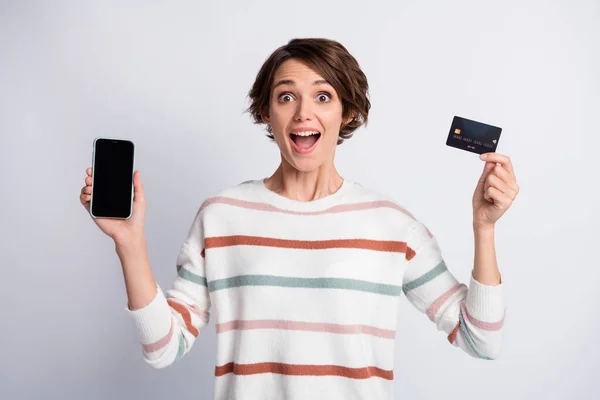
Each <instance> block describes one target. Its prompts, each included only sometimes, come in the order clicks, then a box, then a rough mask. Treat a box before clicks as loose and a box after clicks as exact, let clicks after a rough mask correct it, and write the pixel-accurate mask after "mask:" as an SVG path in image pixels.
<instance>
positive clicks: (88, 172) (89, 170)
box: [85, 168, 92, 176]
mask: <svg viewBox="0 0 600 400" xmlns="http://www.w3.org/2000/svg"><path fill="white" fill-rule="evenodd" d="M85 173H86V174H87V175H88V176H92V169H91V168H88V169H86V170H85Z"/></svg>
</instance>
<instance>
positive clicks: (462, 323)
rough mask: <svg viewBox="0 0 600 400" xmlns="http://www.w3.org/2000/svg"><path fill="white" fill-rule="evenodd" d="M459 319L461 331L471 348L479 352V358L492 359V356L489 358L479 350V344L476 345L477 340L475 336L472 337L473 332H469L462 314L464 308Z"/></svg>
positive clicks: (476, 352)
mask: <svg viewBox="0 0 600 400" xmlns="http://www.w3.org/2000/svg"><path fill="white" fill-rule="evenodd" d="M458 320H459V326H460V331H461V332H462V334H463V336H464V337H465V339H466V340H467V342H468V343H469V345H470V346H471V348H472V349H473V351H474V352H475V354H477V356H478V357H479V358H483V359H484V360H491V358H489V357H488V356H486V355H485V354H484V353H482V352H481V350H479V349H478V348H477V346H476V345H475V342H474V341H473V338H472V337H471V334H470V333H469V330H468V329H467V326H466V325H465V320H464V318H463V315H462V310H461V312H460V313H459V314H458Z"/></svg>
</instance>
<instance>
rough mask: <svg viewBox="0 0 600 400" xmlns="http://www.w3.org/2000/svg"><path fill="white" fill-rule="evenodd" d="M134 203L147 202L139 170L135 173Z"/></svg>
mask: <svg viewBox="0 0 600 400" xmlns="http://www.w3.org/2000/svg"><path fill="white" fill-rule="evenodd" d="M133 201H136V202H137V201H139V202H144V201H146V198H145V197H144V185H143V184H142V178H141V177H140V171H138V170H136V171H135V172H134V173H133Z"/></svg>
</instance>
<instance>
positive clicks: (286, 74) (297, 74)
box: [273, 59, 324, 85]
mask: <svg viewBox="0 0 600 400" xmlns="http://www.w3.org/2000/svg"><path fill="white" fill-rule="evenodd" d="M288 79H289V80H293V81H296V82H299V83H302V82H304V81H306V82H310V83H312V82H313V81H315V80H321V79H324V78H323V77H322V76H321V75H320V74H319V73H318V72H317V71H315V70H314V69H312V68H311V67H310V66H309V65H308V64H307V63H305V62H303V61H300V60H297V59H289V60H286V61H284V62H283V63H282V64H281V65H280V66H279V68H277V70H276V71H275V75H274V77H273V85H275V84H277V82H278V81H280V80H288Z"/></svg>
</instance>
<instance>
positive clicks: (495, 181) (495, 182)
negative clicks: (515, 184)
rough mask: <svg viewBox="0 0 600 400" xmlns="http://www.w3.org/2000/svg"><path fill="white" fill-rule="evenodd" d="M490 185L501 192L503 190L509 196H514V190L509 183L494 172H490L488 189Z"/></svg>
mask: <svg viewBox="0 0 600 400" xmlns="http://www.w3.org/2000/svg"><path fill="white" fill-rule="evenodd" d="M490 187H493V188H496V189H498V190H499V191H500V192H502V193H504V194H506V195H508V196H512V195H513V192H514V191H513V190H512V189H511V188H509V187H508V185H507V184H506V183H504V182H503V181H502V180H501V179H500V178H498V177H497V176H496V175H494V174H490V176H488V178H487V188H486V190H487V189H489V188H490Z"/></svg>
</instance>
